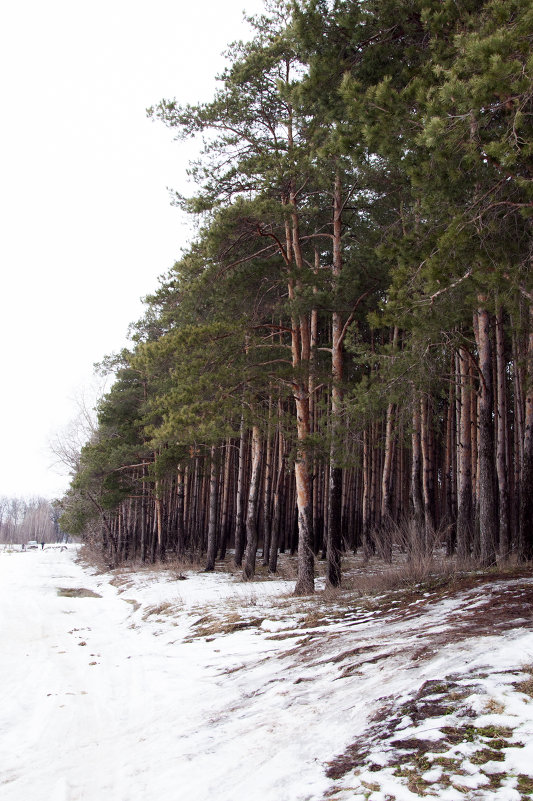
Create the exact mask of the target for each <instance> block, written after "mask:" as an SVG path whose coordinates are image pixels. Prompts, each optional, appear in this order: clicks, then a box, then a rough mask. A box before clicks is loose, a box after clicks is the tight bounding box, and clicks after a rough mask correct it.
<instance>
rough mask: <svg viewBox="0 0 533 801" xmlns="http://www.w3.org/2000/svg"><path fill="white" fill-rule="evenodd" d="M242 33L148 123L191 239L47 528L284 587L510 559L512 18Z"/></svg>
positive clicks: (517, 368) (526, 19) (524, 544)
mask: <svg viewBox="0 0 533 801" xmlns="http://www.w3.org/2000/svg"><path fill="white" fill-rule="evenodd" d="M250 25H251V29H252V31H253V35H252V38H251V39H250V41H247V42H234V43H232V44H229V45H228V50H227V53H226V65H227V66H226V68H225V70H224V72H223V74H221V75H220V76H219V80H218V86H219V88H218V91H217V92H216V94H215V95H214V97H212V99H211V100H210V101H209V102H205V103H199V104H197V105H183V104H180V100H179V96H178V97H177V98H176V99H162V100H161V101H159V102H154V105H153V107H152V108H150V109H148V114H149V116H150V117H151V118H152V119H153V122H154V125H159V126H160V125H164V126H167V127H168V128H169V129H170V131H171V134H172V136H173V137H174V138H175V140H176V144H175V147H176V148H179V147H180V142H183V141H184V140H189V139H193V138H194V139H196V141H197V143H198V154H199V155H198V158H197V159H196V160H195V161H194V162H193V163H191V165H190V170H189V171H190V176H191V179H192V182H191V186H192V187H194V188H193V190H192V192H191V196H188V197H184V196H182V195H179V194H178V193H175V192H174V193H173V194H172V203H173V204H175V205H176V206H178V207H179V208H181V209H183V210H185V211H186V212H187V213H188V214H189V215H191V217H192V218H193V219H194V221H195V223H196V226H195V230H196V235H195V237H194V240H193V241H192V242H191V243H190V244H189V246H188V248H187V249H186V250H185V251H183V252H182V253H181V255H180V257H179V259H178V261H177V262H176V263H175V264H174V265H173V266H172V267H171V268H170V270H169V271H168V273H167V274H165V275H164V276H163V277H162V278H161V279H160V283H159V286H157V287H156V288H155V289H154V291H153V294H151V295H150V296H149V297H147V298H146V299H145V312H144V316H143V317H142V319H140V320H138V321H137V322H135V323H134V324H133V325H132V328H131V338H130V342H131V347H129V348H127V349H125V350H123V351H122V352H121V353H118V354H114V355H112V356H108V357H106V358H105V359H104V360H103V362H102V363H101V364H100V365H99V369H100V370H101V371H102V372H107V373H109V374H110V375H112V376H113V383H112V385H111V388H110V389H109V390H108V392H107V394H106V395H105V396H104V397H103V398H102V399H101V400H100V402H99V405H98V410H97V411H98V424H97V427H96V429H95V430H94V432H93V433H92V434H91V436H90V437H89V439H88V441H87V442H86V444H85V445H84V447H83V448H82V450H81V454H80V455H79V457H78V458H77V459H76V460H75V463H74V465H73V477H72V482H71V486H70V489H69V491H68V492H67V494H66V495H65V497H64V498H63V499H62V500H61V502H60V507H61V517H60V525H61V528H62V530H63V531H65V532H68V533H70V534H76V535H81V536H82V537H83V538H84V539H85V540H86V541H87V542H90V543H91V544H92V545H93V546H94V547H95V548H96V549H98V550H99V551H100V552H101V554H102V556H103V557H104V558H105V560H106V561H107V563H108V564H110V565H112V566H119V565H121V564H124V563H126V562H128V561H142V562H149V563H154V562H159V561H165V560H167V559H169V558H170V557H171V556H172V557H176V558H181V559H184V560H187V559H189V560H191V561H193V560H194V561H195V562H200V563H201V564H202V565H203V567H204V569H205V570H207V571H212V570H214V569H215V566H216V565H217V563H218V562H220V561H221V560H226V561H228V560H231V561H232V562H234V564H235V566H236V567H237V568H239V569H241V570H242V576H243V578H244V579H245V580H246V579H250V578H252V577H253V576H254V575H255V573H256V570H259V568H261V570H263V571H264V572H266V571H269V572H270V573H275V572H276V569H277V559H278V555H279V554H280V553H287V554H291V555H294V563H295V565H296V574H297V576H296V587H295V592H296V594H298V595H305V594H309V593H312V592H313V590H314V587H315V576H316V570H317V562H318V560H320V562H321V564H322V566H323V568H324V569H325V573H326V579H327V582H328V584H329V585H330V586H333V587H337V586H339V585H342V573H343V555H344V554H347V553H353V552H354V551H357V552H358V553H360V554H363V555H364V556H365V557H370V556H376V557H379V558H380V559H382V560H383V562H384V564H386V563H388V562H391V560H392V558H393V554H394V553H396V552H402V553H403V554H405V558H406V559H411V560H417V559H421V558H429V557H430V556H431V554H432V553H434V552H437V551H439V552H442V551H443V550H444V551H445V552H446V554H447V555H448V557H450V558H453V559H456V560H457V562H458V563H460V564H471V565H477V566H480V567H490V566H492V565H495V564H496V563H499V564H503V563H506V562H507V561H508V560H510V559H512V560H514V561H518V562H527V561H529V560H531V559H532V558H533V522H532V521H533V280H532V269H531V268H532V259H533V239H532V233H533V232H532V221H533V136H532V133H533V7H532V5H531V2H530V0H459V1H458V2H452V0H401V2H400V0H300V1H299V2H294V3H287V2H284V1H283V0H267V2H266V3H265V9H264V13H263V14H262V15H260V16H258V17H254V18H253V19H251V20H250ZM177 83H178V85H177V89H176V91H177V92H179V82H177ZM155 100H156V99H154V101H155ZM166 267H167V266H166V265H163V266H162V269H165V268H166Z"/></svg>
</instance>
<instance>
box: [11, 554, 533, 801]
mask: <svg viewBox="0 0 533 801" xmlns="http://www.w3.org/2000/svg"><path fill="white" fill-rule="evenodd" d="M530 581H531V580H530ZM526 583H527V582H526ZM515 585H516V582H515V583H514V584H513V582H512V581H509V582H508V584H507V585H506V588H505V589H506V590H507V589H509V591H511V590H512V588H513V586H515ZM293 588H294V582H291V581H285V580H269V581H256V582H251V583H247V584H243V583H241V582H240V581H239V580H238V579H236V578H234V577H232V576H231V575H229V574H224V573H218V572H217V573H214V574H213V573H212V574H204V573H194V572H192V571H188V572H186V573H185V574H184V575H183V574H177V573H176V572H175V571H174V572H173V571H172V570H171V569H170V570H165V571H162V570H160V571H150V570H124V571H115V572H113V573H97V572H96V571H94V570H93V569H91V568H89V567H88V566H84V565H83V564H82V563H81V562H80V560H79V559H78V549H77V548H76V547H69V549H67V550H65V551H60V550H57V549H49V548H45V550H44V551H41V550H39V551H35V552H29V553H28V552H26V553H20V552H0V637H1V642H2V643H3V651H2V657H1V659H0V797H1V798H2V799H3V801H26V800H27V799H31V801H76V800H77V799H83V801H101V800H102V799H106V801H141V800H142V801H147V799H148V800H149V799H156V798H157V799H158V801H180V800H181V799H184V800H185V799H187V801H208V799H209V801H211V799H216V801H235V800H236V799H246V801H322V799H324V798H325V797H326V794H328V793H331V792H333V791H335V795H334V798H335V799H338V801H348V799H350V801H353V800H354V799H358V798H360V799H364V798H370V799H372V801H385V799H386V798H387V797H389V798H391V797H393V798H396V799H398V800H399V801H403V799H405V800H406V801H407V800H409V801H412V799H413V798H419V797H421V796H420V795H419V794H418V793H417V792H416V791H415V790H416V788H415V790H412V789H409V786H408V785H409V780H408V777H407V778H406V776H407V773H408V770H407V767H406V770H405V771H403V773H405V774H406V775H405V776H404V775H403V773H402V772H401V771H400V773H401V775H398V770H397V769H395V768H394V764H397V763H398V760H397V757H398V754H400V755H401V754H402V753H404V752H403V751H401V749H400V750H399V748H400V746H398V745H396V746H395V745H394V739H395V738H396V739H397V740H400V739H401V740H402V741H407V740H408V739H409V738H410V739H411V740H414V741H415V743H416V741H417V740H418V739H419V740H420V741H421V742H425V743H428V745H427V748H428V749H429V748H430V747H431V749H433V747H435V748H438V747H441V746H442V743H443V741H444V738H445V732H446V730H450V729H451V728H453V727H456V728H458V727H460V726H464V725H465V721H466V723H467V724H468V725H471V726H475V727H477V730H481V729H483V727H485V729H486V730H487V731H488V730H489V728H488V727H491V726H492V727H499V729H501V730H503V728H504V727H506V729H505V730H507V729H508V730H509V733H508V742H506V747H505V750H504V752H503V754H504V759H503V760H497V761H491V760H488V761H485V762H484V763H482V764H478V762H477V761H476V754H477V755H478V756H479V752H480V748H481V747H484V748H487V747H488V746H487V743H486V742H484V741H483V742H482V743H480V741H478V740H479V738H478V739H477V740H476V738H474V739H473V740H472V741H465V742H458V743H456V744H453V743H451V744H448V745H445V746H442V747H444V748H445V749H446V748H447V749H448V750H444V751H442V750H441V751H440V752H438V753H437V751H435V753H433V751H429V750H428V753H427V759H428V764H426V763H424V765H423V767H421V769H420V771H419V773H420V779H421V780H422V781H425V782H427V783H430V784H431V783H438V782H441V781H443V777H444V776H446V777H447V779H448V782H447V784H446V785H443V786H441V787H440V789H439V792H438V797H439V798H442V799H449V801H455V800H456V799H463V798H467V797H470V796H469V795H468V793H470V792H475V793H476V798H482V799H495V800H496V799H497V801H519V799H520V793H519V792H518V790H517V789H516V787H517V783H518V777H519V776H520V775H524V776H532V775H533V700H532V698H531V697H530V696H529V695H528V694H527V693H523V692H520V691H519V690H518V689H517V687H518V685H519V683H520V682H521V681H524V680H525V679H527V677H528V675H529V674H528V671H527V669H526V666H527V665H529V664H531V663H532V662H533V632H532V631H531V630H530V628H529V627H528V626H527V625H524V624H523V622H522V623H521V624H520V625H519V626H518V625H516V626H515V627H514V628H513V627H510V628H509V629H508V630H507V631H505V632H503V633H502V631H501V630H500V631H499V633H498V634H497V635H493V636H487V635H486V634H485V635H483V636H470V637H469V638H468V639H462V640H458V641H454V639H453V638H450V640H449V641H446V636H445V635H446V632H447V631H452V630H453V628H454V620H455V619H456V617H457V616H458V615H463V614H464V612H465V609H467V608H472V609H478V608H479V607H480V606H482V604H483V600H484V596H483V594H482V591H478V594H477V595H476V591H474V590H470V591H468V592H465V593H459V594H457V595H456V596H453V597H448V598H444V599H441V600H439V599H435V598H433V596H431V595H426V596H424V597H423V598H422V599H421V602H416V603H414V602H413V603H410V604H409V605H404V610H408V611H407V613H406V614H402V612H401V610H400V606H401V605H398V604H394V605H392V604H391V605H389V611H386V612H383V611H380V606H379V599H376V598H374V599H373V603H372V604H366V605H362V604H359V605H357V604H358V602H356V601H351V602H349V603H348V605H347V604H346V602H345V603H344V605H343V604H342V603H341V602H340V601H339V603H338V604H336V603H335V602H331V601H330V602H329V604H326V602H325V601H323V600H322V599H321V598H320V596H319V595H318V597H316V598H312V599H308V600H306V599H296V598H293V597H292V595H291V592H292V590H293ZM81 589H83V590H84V591H85V592H84V593H80V592H79V590H81ZM73 591H75V592H73ZM87 591H90V592H87ZM524 612H525V613H527V612H528V610H524ZM526 619H529V618H527V615H526ZM427 643H430V644H431V652H430V653H429V654H426V655H424V656H423V655H419V653H418V649H420V647H421V645H423V644H427ZM449 676H453V682H450V681H449V682H448V684H449V687H448V689H447V690H446V692H447V693H448V695H446V698H447V699H448V700H449V698H451V697H454V698H455V697H456V698H457V700H455V701H454V703H455V706H453V705H452V707H451V708H450V711H449V713H448V712H447V711H446V710H445V711H444V712H443V710H442V709H440V708H437V707H438V704H439V703H440V701H439V699H441V700H442V693H443V690H442V688H440V687H439V685H438V684H436V685H435V687H434V688H433V687H431V686H430V690H431V692H427V693H426V694H425V695H423V694H422V696H421V695H420V693H421V692H422V691H421V688H423V687H424V682H434V681H437V680H441V679H445V677H449ZM452 685H453V686H452ZM450 688H451V689H450ZM433 690H434V691H433ZM452 690H453V692H452ZM450 693H452V694H451V695H450ZM417 698H418V699H420V698H422V700H421V701H420V702H419V703H420V704H427V710H426V713H425V714H424V715H422V716H421V714H420V710H418V707H417V708H416V709H415V708H414V707H413V703H414V702H415V701H416V699H417ZM447 702H448V701H447ZM417 703H418V702H417ZM387 704H388V705H389V706H390V710H391V711H390V712H389V713H387V715H385V717H384V719H383V722H381V723H380V722H375V721H376V720H379V719H378V718H376V717H375V716H376V713H378V712H379V711H380V710H382V709H387ZM409 704H410V705H411V706H409ZM432 704H435V709H434V714H433V713H432V712H431V709H432V707H431V705H432ZM441 705H442V704H441ZM413 710H414V711H413ZM417 710H418V711H417ZM465 710H467V714H466V713H465ZM395 715H396V717H394V716H395ZM465 715H466V717H465ZM373 721H374V722H373ZM394 721H395V722H394ZM372 727H374V728H372ZM380 727H382V728H380ZM443 730H444V731H443ZM361 737H366V738H367V739H366V740H365V749H364V764H360V765H359V767H357V768H356V767H352V768H350V769H349V770H347V771H346V772H345V773H343V774H342V775H339V776H338V777H337V778H334V777H333V778H332V777H331V776H329V777H328V775H327V771H328V763H332V761H333V760H335V758H336V757H338V756H339V755H341V754H343V753H344V752H345V751H346V749H347V748H348V747H349V746H350V745H351V744H352V743H354V741H356V740H357V739H358V738H361ZM485 739H486V738H485ZM487 742H488V741H487ZM433 744H434V745H433ZM437 757H443V758H449V759H452V758H453V759H454V760H455V761H454V763H453V764H454V767H453V769H452V770H448V769H447V768H443V767H442V765H441V764H440V763H439V762H438V761H435V759H436V758H437ZM394 758H396V763H395V762H394ZM409 759H410V757H408V755H406V756H405V766H408V765H409V764H410V762H409ZM472 759H473V760H474V761H472ZM433 763H434V764H433ZM400 767H401V768H403V767H404V764H403V763H402V762H400ZM459 768H460V769H459ZM409 770H410V768H409ZM494 773H496V774H498V775H500V774H501V776H502V781H501V785H500V787H499V788H495V787H493V788H488V789H487V785H488V783H489V778H488V777H490V775H492V774H494ZM413 786H414V785H413ZM475 788H478V789H475ZM472 797H474V796H472Z"/></svg>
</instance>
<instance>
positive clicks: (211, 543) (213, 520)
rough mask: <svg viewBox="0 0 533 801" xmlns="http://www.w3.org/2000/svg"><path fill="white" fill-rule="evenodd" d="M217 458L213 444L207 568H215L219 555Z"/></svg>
mask: <svg viewBox="0 0 533 801" xmlns="http://www.w3.org/2000/svg"><path fill="white" fill-rule="evenodd" d="M217 473H218V470H217V460H216V447H215V446H214V445H212V446H211V465H210V470H209V522H208V526H207V559H206V565H205V569H206V571H208V572H209V571H212V570H214V569H215V559H216V555H217V478H218V475H217Z"/></svg>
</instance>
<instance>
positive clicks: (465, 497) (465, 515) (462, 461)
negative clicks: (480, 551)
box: [457, 348, 473, 561]
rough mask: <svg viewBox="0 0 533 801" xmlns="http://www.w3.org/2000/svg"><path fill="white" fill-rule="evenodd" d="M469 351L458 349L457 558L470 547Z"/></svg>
mask: <svg viewBox="0 0 533 801" xmlns="http://www.w3.org/2000/svg"><path fill="white" fill-rule="evenodd" d="M468 358H469V357H468V354H467V352H466V350H465V349H464V348H460V349H459V355H458V362H459V365H458V366H459V380H460V394H461V405H460V421H459V432H458V434H459V437H458V448H459V454H458V458H457V477H458V487H457V555H458V557H459V559H460V560H463V561H464V560H465V559H468V558H469V557H470V553H471V549H472V533H473V530H472V513H473V508H472V445H471V435H472V429H471V420H472V415H471V405H470V404H471V399H472V393H471V389H470V370H469V364H468Z"/></svg>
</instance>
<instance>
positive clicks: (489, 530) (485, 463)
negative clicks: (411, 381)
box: [477, 296, 498, 567]
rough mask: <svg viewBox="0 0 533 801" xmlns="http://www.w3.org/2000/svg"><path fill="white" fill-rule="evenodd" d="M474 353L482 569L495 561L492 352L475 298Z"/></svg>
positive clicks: (486, 320)
mask: <svg viewBox="0 0 533 801" xmlns="http://www.w3.org/2000/svg"><path fill="white" fill-rule="evenodd" d="M479 301H480V303H481V304H483V305H481V306H480V308H479V310H478V325H477V335H478V342H477V346H478V354H479V370H480V383H481V387H480V399H479V412H478V425H479V451H478V457H479V481H478V492H479V498H478V500H479V533H480V560H481V564H482V565H483V566H484V567H488V566H490V565H493V564H494V563H495V562H496V541H497V531H498V510H497V503H496V492H495V488H496V481H495V471H494V426H493V419H492V415H493V391H492V353H491V341H490V315H489V312H488V311H487V309H486V308H485V305H484V304H485V303H486V298H485V297H483V296H480V297H479Z"/></svg>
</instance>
